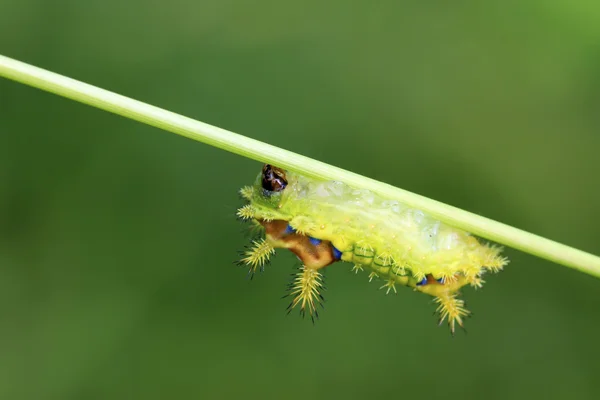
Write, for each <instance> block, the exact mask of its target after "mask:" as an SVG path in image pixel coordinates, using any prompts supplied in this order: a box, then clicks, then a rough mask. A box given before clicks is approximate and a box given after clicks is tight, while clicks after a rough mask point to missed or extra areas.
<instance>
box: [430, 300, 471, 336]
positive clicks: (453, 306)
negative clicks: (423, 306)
mask: <svg viewBox="0 0 600 400" xmlns="http://www.w3.org/2000/svg"><path fill="white" fill-rule="evenodd" d="M434 302H435V303H437V304H438V307H437V309H436V310H435V312H436V313H437V314H438V315H439V316H440V320H439V325H441V324H442V323H443V322H444V321H445V320H448V326H449V327H450V332H452V334H453V335H454V331H455V328H456V324H458V325H459V326H460V327H463V318H464V317H467V316H469V314H471V312H470V311H469V310H467V309H466V308H465V302H464V300H462V299H459V298H458V295H457V294H456V293H453V294H450V293H446V294H444V295H442V296H439V297H436V298H435V300H434Z"/></svg>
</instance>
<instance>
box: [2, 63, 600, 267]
mask: <svg viewBox="0 0 600 400" xmlns="http://www.w3.org/2000/svg"><path fill="white" fill-rule="evenodd" d="M0 76H3V77H5V78H8V79H12V80H14V81H17V82H21V83H23V84H25V85H29V86H33V87H36V88H38V89H42V90H45V91H48V92H51V93H55V94H57V95H60V96H63V97H67V98H69V99H72V100H75V101H78V102H81V103H85V104H89V105H91V106H94V107H97V108H100V109H102V110H105V111H109V112H112V113H115V114H118V115H121V116H124V117H127V118H130V119H133V120H136V121H139V122H143V123H145V124H148V125H152V126H155V127H157V128H161V129H164V130H166V131H169V132H173V133H176V134H178V135H181V136H185V137H188V138H190V139H194V140H197V141H199V142H203V143H206V144H209V145H211V146H215V147H218V148H220V149H223V150H227V151H230V152H232V153H235V154H239V155H242V156H245V157H248V158H251V159H254V160H257V161H260V162H264V163H270V164H274V165H277V166H279V167H282V168H286V169H290V170H294V171H296V172H299V173H302V174H305V175H308V176H313V177H316V178H324V179H329V180H338V181H343V182H345V183H347V184H348V185H351V186H354V187H360V188H365V189H369V190H372V191H373V192H376V193H378V194H380V195H382V196H385V197H388V198H392V199H396V200H398V201H401V202H402V203H405V204H407V205H408V206H410V207H414V208H417V209H420V210H423V211H425V212H427V213H429V214H431V215H432V216H434V217H435V218H437V219H439V220H440V221H443V222H445V223H447V224H449V225H452V226H455V227H457V228H461V229H464V230H466V231H469V232H472V233H473V234H475V235H477V236H480V237H483V238H486V239H489V240H492V241H494V242H497V243H500V244H503V245H506V246H510V247H513V248H515V249H519V250H521V251H524V252H526V253H530V254H533V255H536V256H538V257H542V258H545V259H547V260H550V261H554V262H556V263H558V264H562V265H564V266H567V267H571V268H574V269H577V270H579V271H582V272H585V273H588V274H590V275H594V276H596V277H600V257H597V256H595V255H592V254H589V253H586V252H583V251H581V250H577V249H575V248H573V247H569V246H566V245H563V244H560V243H558V242H554V241H552V240H549V239H546V238H543V237H540V236H537V235H534V234H532V233H529V232H525V231H523V230H520V229H517V228H514V227H511V226H508V225H505V224H502V223H500V222H496V221H493V220H490V219H488V218H484V217H481V216H479V215H475V214H472V213H470V212H467V211H464V210H461V209H458V208H456V207H452V206H449V205H446V204H443V203H440V202H438V201H435V200H432V199H429V198H426V197H423V196H420V195H417V194H414V193H411V192H408V191H406V190H402V189H399V188H396V187H393V186H391V185H388V184H386V183H383V182H379V181H376V180H373V179H370V178H367V177H364V176H361V175H358V174H355V173H353V172H350V171H346V170H343V169H341V168H337V167H334V166H331V165H328V164H325V163H323V162H320V161H317V160H313V159H311V158H308V157H304V156H302V155H299V154H296V153H292V152H290V151H287V150H284V149H281V148H279V147H275V146H271V145H269V144H266V143H262V142H259V141H257V140H254V139H250V138H247V137H245V136H241V135H238V134H235V133H233V132H229V131H227V130H225V129H221V128H217V127H215V126H212V125H209V124H205V123H203V122H200V121H196V120H193V119H191V118H187V117H184V116H182V115H179V114H175V113H172V112H170V111H166V110H163V109H161V108H158V107H154V106H151V105H149V104H146V103H142V102H140V101H137V100H133V99H130V98H128V97H125V96H121V95H119V94H116V93H113V92H109V91H107V90H104V89H100V88H98V87H95V86H91V85H88V84H86V83H83V82H79V81H77V80H74V79H71V78H67V77H65V76H62V75H58V74H55V73H53V72H50V71H46V70H44V69H40V68H37V67H34V66H32V65H29V64H25V63H23V62H20V61H17V60H13V59H11V58H8V57H4V56H1V55H0Z"/></svg>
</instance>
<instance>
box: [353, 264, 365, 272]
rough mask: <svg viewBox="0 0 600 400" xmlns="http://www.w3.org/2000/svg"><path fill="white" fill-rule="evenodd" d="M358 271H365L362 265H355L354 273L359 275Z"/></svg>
mask: <svg viewBox="0 0 600 400" xmlns="http://www.w3.org/2000/svg"><path fill="white" fill-rule="evenodd" d="M358 271H363V266H362V264H354V266H353V267H352V272H354V273H355V274H358Z"/></svg>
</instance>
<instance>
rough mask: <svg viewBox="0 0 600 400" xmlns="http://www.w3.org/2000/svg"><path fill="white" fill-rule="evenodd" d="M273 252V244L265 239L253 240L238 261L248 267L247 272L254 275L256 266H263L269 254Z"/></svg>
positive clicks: (269, 256)
mask: <svg viewBox="0 0 600 400" xmlns="http://www.w3.org/2000/svg"><path fill="white" fill-rule="evenodd" d="M273 254H275V249H274V248H273V246H272V245H271V244H270V243H269V242H267V241H266V240H265V239H260V240H255V241H253V242H252V247H251V248H250V249H248V250H247V251H245V252H244V254H243V255H244V257H243V258H242V259H241V260H240V261H239V262H240V263H241V264H244V265H247V266H249V267H250V270H249V271H248V274H250V275H251V276H252V275H254V273H255V272H256V269H257V268H261V269H262V268H263V267H264V266H265V264H266V263H267V262H268V261H269V259H270V258H271V256H272V255H273Z"/></svg>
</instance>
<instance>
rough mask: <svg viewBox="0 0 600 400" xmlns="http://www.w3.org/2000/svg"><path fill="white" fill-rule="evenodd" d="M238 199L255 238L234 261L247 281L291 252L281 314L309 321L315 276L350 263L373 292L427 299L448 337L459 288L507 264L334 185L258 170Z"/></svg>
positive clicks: (374, 198)
mask: <svg viewBox="0 0 600 400" xmlns="http://www.w3.org/2000/svg"><path fill="white" fill-rule="evenodd" d="M240 195H241V197H242V198H243V199H245V200H246V201H247V204H246V205H244V206H243V207H241V208H240V209H238V210H237V216H238V218H240V219H242V220H244V221H248V222H250V223H251V224H252V227H253V228H256V229H258V230H259V231H260V232H261V236H262V237H261V238H259V239H257V240H254V241H253V242H252V244H251V245H250V246H249V247H248V248H247V249H246V251H244V252H242V258H241V260H240V261H239V262H238V263H239V264H241V265H244V266H247V267H248V268H249V271H248V273H249V274H250V275H251V276H253V275H254V273H255V272H256V271H257V270H258V269H260V270H261V271H262V270H264V266H265V264H267V263H268V262H269V259H270V258H271V256H272V255H273V254H274V253H275V249H277V248H283V249H289V250H291V251H292V252H293V253H294V254H295V255H296V256H297V257H298V259H299V260H300V261H301V262H302V266H301V267H300V269H299V271H298V273H296V274H295V275H293V276H294V278H293V280H292V282H291V283H290V285H289V286H288V290H289V293H288V295H289V296H291V297H292V301H291V303H290V305H289V307H288V312H289V311H291V310H292V309H294V308H296V307H300V313H301V314H302V315H306V314H308V315H309V316H310V317H311V318H312V319H313V322H314V319H315V318H318V316H319V315H318V307H319V305H322V301H323V296H322V293H321V292H322V291H323V289H324V286H323V277H322V274H321V272H320V270H321V269H322V268H324V267H327V266H329V265H331V264H333V263H335V262H338V261H345V262H350V263H352V264H353V267H352V270H353V271H354V272H356V273H359V272H361V271H368V272H369V275H368V278H369V281H372V280H374V279H378V280H381V281H382V282H383V284H382V286H381V288H380V289H384V290H385V291H386V293H390V292H391V291H392V292H396V287H397V286H406V287H409V288H412V289H413V290H414V291H417V292H421V293H425V294H427V295H429V296H432V297H433V298H434V299H433V301H434V303H435V304H436V306H437V308H436V311H435V313H436V314H437V315H438V323H439V325H441V324H442V323H443V322H444V321H447V324H448V326H449V328H450V331H451V333H452V334H454V332H455V329H456V326H460V327H463V328H464V320H465V318H467V317H468V316H470V311H468V310H467V309H466V307H465V303H464V300H462V299H461V298H460V297H459V295H460V289H461V288H462V287H464V286H467V285H470V286H472V287H475V288H480V287H481V286H482V285H483V283H484V281H483V279H482V276H483V275H484V274H485V273H486V272H498V271H500V270H501V269H502V268H503V267H504V266H505V265H506V264H507V263H508V260H507V259H506V258H504V257H502V256H501V254H500V253H501V250H502V249H501V248H500V247H498V246H495V245H490V244H487V243H482V242H480V241H479V240H478V239H477V238H475V237H474V236H472V235H471V234H469V233H467V232H465V231H463V230H460V229H457V228H453V227H451V226H448V225H446V224H444V223H442V222H440V221H437V220H435V219H434V218H432V217H430V216H428V215H427V214H426V213H424V212H423V211H420V210H417V209H414V208H410V207H408V206H406V205H404V204H402V203H400V202H398V201H395V200H391V199H386V198H383V197H381V196H378V195H377V194H375V193H373V192H371V191H369V190H366V189H358V188H353V187H351V186H348V185H346V184H344V183H343V182H339V181H325V180H316V179H313V178H308V177H306V176H303V175H300V174H297V173H294V172H291V171H285V170H283V169H281V168H278V167H275V166H272V165H269V164H265V165H264V166H263V168H262V171H261V172H260V173H259V174H258V176H257V177H256V180H255V182H254V184H253V185H252V186H246V187H243V188H242V189H241V190H240Z"/></svg>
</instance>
